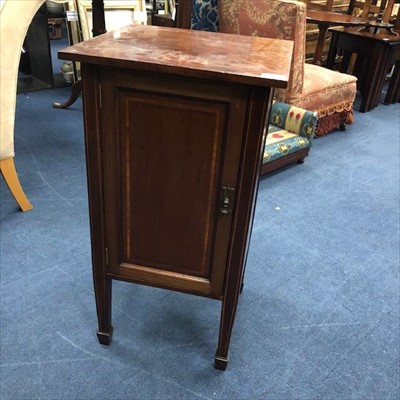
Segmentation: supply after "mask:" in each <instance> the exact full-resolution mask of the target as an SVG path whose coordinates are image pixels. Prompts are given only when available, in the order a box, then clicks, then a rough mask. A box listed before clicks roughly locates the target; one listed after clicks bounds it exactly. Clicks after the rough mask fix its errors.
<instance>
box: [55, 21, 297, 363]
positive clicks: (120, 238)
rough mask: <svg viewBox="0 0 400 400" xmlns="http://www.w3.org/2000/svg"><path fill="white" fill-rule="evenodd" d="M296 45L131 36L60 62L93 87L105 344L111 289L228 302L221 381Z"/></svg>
mask: <svg viewBox="0 0 400 400" xmlns="http://www.w3.org/2000/svg"><path fill="white" fill-rule="evenodd" d="M292 48H293V44H292V42H291V41H285V40H273V39H265V38H253V37H247V36H238V35H230V34H222V33H213V32H201V31H191V30H185V29H174V28H166V27H157V26H134V25H132V26H128V27H125V28H123V29H120V30H117V31H113V32H109V33H106V34H104V35H100V36H97V37H95V38H94V39H91V40H89V41H85V42H82V43H79V44H77V45H75V46H72V47H69V48H67V49H65V50H62V51H60V52H59V57H60V58H62V59H66V60H72V61H80V62H81V70H82V83H83V100H84V123H85V142H86V162H87V173H88V191H89V209H90V225H91V243H92V261H93V276H94V287H95V296H96V306H97V316H98V323H99V330H98V333H97V335H98V339H99V341H100V343H102V344H109V343H110V341H111V336H112V325H111V283H112V280H113V279H119V280H123V281H129V282H134V283H139V284H144V285H150V286H156V287H160V288H165V289H170V290H178V291H181V292H186V293H191V294H196V295H200V296H205V297H209V298H213V299H218V300H222V311H221V321H220V333H219V341H218V348H217V352H216V357H215V367H216V368H218V369H222V370H224V369H225V368H226V365H227V362H228V348H229V341H230V337H231V332H232V326H233V321H234V317H235V313H236V306H237V302H238V296H239V292H240V290H241V285H242V283H243V273H244V265H245V260H246V252H247V248H248V243H249V239H250V232H251V225H252V219H253V211H254V207H255V200H256V192H257V187H258V179H259V173H260V166H261V161H262V150H263V147H264V142H265V133H264V125H265V121H266V117H267V116H268V115H269V107H270V104H271V101H272V94H273V88H274V87H280V88H282V87H286V86H287V82H288V79H289V74H290V66H291V59H292Z"/></svg>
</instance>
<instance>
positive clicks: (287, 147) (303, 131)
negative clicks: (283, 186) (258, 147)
mask: <svg viewBox="0 0 400 400" xmlns="http://www.w3.org/2000/svg"><path fill="white" fill-rule="evenodd" d="M317 122H318V114H317V112H312V111H307V110H304V109H303V108H300V107H294V106H291V105H290V104H286V103H281V102H275V103H274V104H273V105H272V109H271V115H270V119H269V124H268V132H267V138H266V142H265V147H264V153H263V162H262V168H261V174H262V175H265V174H268V173H269V172H272V171H275V170H277V169H279V168H282V167H284V166H286V165H288V164H292V163H295V162H297V163H302V162H303V161H304V158H305V157H307V155H308V153H309V151H310V147H311V139H312V137H313V136H314V134H315V130H316V127H317Z"/></svg>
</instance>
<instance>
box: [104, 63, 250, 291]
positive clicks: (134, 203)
mask: <svg viewBox="0 0 400 400" xmlns="http://www.w3.org/2000/svg"><path fill="white" fill-rule="evenodd" d="M100 75H101V78H100V81H101V87H102V89H101V92H102V106H101V107H102V110H101V115H102V117H101V124H100V125H101V128H100V130H101V133H100V134H101V146H102V149H101V153H102V163H103V176H104V183H103V184H104V193H105V196H104V210H106V212H105V215H104V220H105V230H104V231H105V238H104V243H105V246H106V249H107V250H106V251H107V254H108V257H107V258H108V265H107V272H108V274H109V276H112V277H115V278H121V279H125V280H131V281H134V282H139V283H144V284H149V285H154V286H158V287H166V288H169V289H175V290H180V291H188V292H191V293H196V294H200V295H204V296H209V297H215V298H220V297H221V294H222V288H223V284H224V277H225V269H226V264H227V262H228V260H227V253H228V248H229V245H230V233H231V220H232V213H234V212H235V211H234V210H235V209H234V202H235V187H236V182H237V179H238V174H239V164H240V158H241V149H242V141H243V131H244V124H245V114H246V106H247V104H246V101H247V96H248V88H247V87H245V86H232V85H228V84H217V83H212V82H210V81H193V80H192V79H186V78H177V77H176V78H175V77H174V76H173V75H171V76H168V75H156V74H152V73H145V72H135V73H132V72H129V73H126V72H123V71H121V72H115V71H114V72H113V71H112V70H106V69H105V70H103V71H102V73H101V74H100Z"/></svg>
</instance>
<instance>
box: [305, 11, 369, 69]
mask: <svg viewBox="0 0 400 400" xmlns="http://www.w3.org/2000/svg"><path fill="white" fill-rule="evenodd" d="M307 22H308V23H310V24H317V25H318V41H317V47H316V48H315V53H314V59H313V63H314V64H318V65H321V64H322V53H323V51H324V44H325V38H326V32H327V30H328V28H330V27H333V26H346V27H350V26H364V25H365V24H366V20H364V19H361V18H358V17H353V16H352V15H347V14H340V13H334V12H328V11H316V10H307Z"/></svg>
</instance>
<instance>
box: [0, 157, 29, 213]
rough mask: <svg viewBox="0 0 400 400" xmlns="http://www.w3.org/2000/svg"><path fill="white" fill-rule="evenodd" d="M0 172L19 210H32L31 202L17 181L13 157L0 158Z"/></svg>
mask: <svg viewBox="0 0 400 400" xmlns="http://www.w3.org/2000/svg"><path fill="white" fill-rule="evenodd" d="M0 172H1V174H2V175H3V178H4V180H5V181H6V184H7V186H8V188H9V189H10V192H11V194H12V195H13V196H14V199H15V201H16V202H17V203H18V205H19V207H20V208H21V210H22V211H29V210H32V208H33V207H32V204H31V203H30V202H29V200H28V199H27V197H26V195H25V193H24V191H23V189H22V187H21V184H20V183H19V179H18V175H17V171H16V170H15V164H14V158H6V159H4V160H0Z"/></svg>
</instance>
